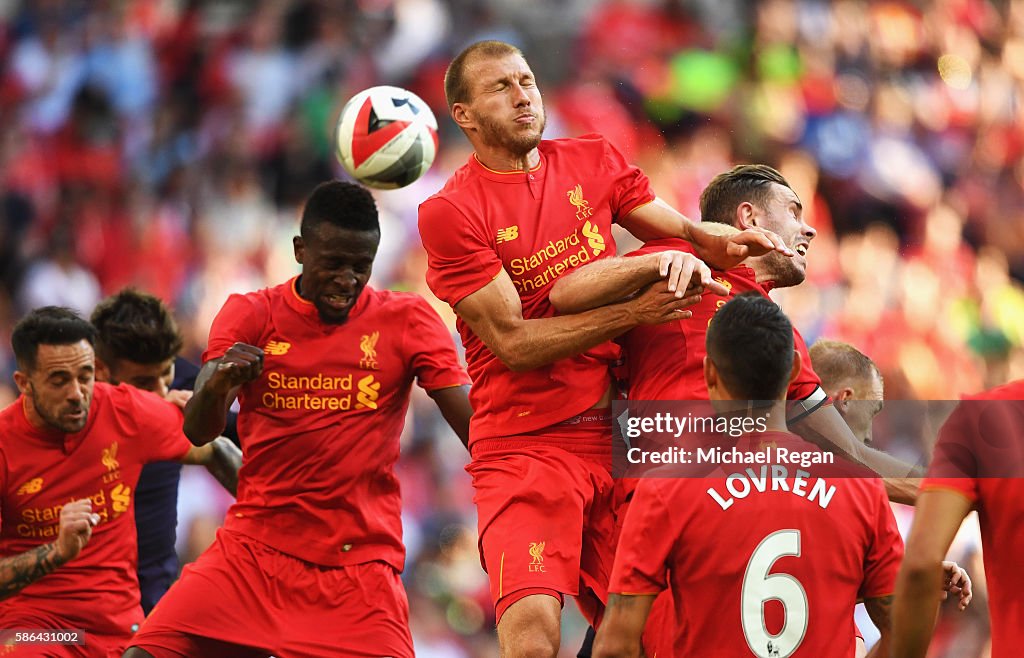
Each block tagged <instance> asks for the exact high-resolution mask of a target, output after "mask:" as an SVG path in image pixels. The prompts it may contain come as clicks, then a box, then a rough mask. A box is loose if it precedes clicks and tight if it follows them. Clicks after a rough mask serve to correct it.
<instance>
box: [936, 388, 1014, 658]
mask: <svg viewBox="0 0 1024 658" xmlns="http://www.w3.org/2000/svg"><path fill="white" fill-rule="evenodd" d="M1022 401H1024V380H1017V381H1013V382H1010V383H1009V384H1005V385H1003V386H1000V387H998V388H994V389H992V390H989V391H986V392H984V393H981V394H980V395H977V396H970V397H965V398H964V401H963V402H961V404H960V406H959V407H957V409H956V410H954V412H953V413H952V414H951V415H950V417H949V420H947V421H946V423H945V424H944V425H943V426H942V429H941V430H940V432H939V439H938V442H937V443H936V445H935V453H934V456H933V459H932V464H931V466H930V467H929V469H928V477H927V478H926V479H925V481H924V483H923V484H922V485H921V488H922V490H928V489H950V490H953V491H956V492H958V493H961V494H963V495H964V496H966V497H967V499H968V500H970V501H971V502H972V503H974V504H975V506H976V508H977V510H978V520H979V522H980V525H981V543H982V547H983V549H984V551H983V553H984V559H985V575H986V581H987V582H988V595H989V605H988V609H989V614H990V616H991V617H992V655H993V656H995V657H997V658H999V657H1002V656H1012V655H1013V656H1015V655H1018V654H1019V651H1020V647H1021V646H1024V623H1022V620H1024V599H1022V598H1021V592H1022V591H1024V569H1021V568H1020V560H1021V555H1024V533H1021V527H1024V502H1022V501H1024V473H1022V470H1021V469H1022V468H1024V441H1021V439H1020V432H1021V428H1022V427H1024V402H1022Z"/></svg>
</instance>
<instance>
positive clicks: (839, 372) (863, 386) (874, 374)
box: [810, 339, 885, 445]
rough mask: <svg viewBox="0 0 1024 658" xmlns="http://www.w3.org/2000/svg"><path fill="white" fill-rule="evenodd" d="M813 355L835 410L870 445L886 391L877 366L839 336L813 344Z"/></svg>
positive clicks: (813, 361)
mask: <svg viewBox="0 0 1024 658" xmlns="http://www.w3.org/2000/svg"><path fill="white" fill-rule="evenodd" d="M810 355H811V365H812V367H813V368H814V372H816V373H818V377H820V378H821V387H822V388H823V389H825V392H826V393H827V394H828V396H829V397H830V398H832V402H833V406H835V408H836V411H838V412H839V414H840V415H841V416H842V417H843V420H845V421H846V424H847V425H849V426H850V431H851V432H853V435H854V436H855V437H857V438H858V439H860V440H861V441H863V442H864V443H865V444H867V445H871V439H872V435H871V423H872V421H873V420H874V419H875V416H877V415H878V413H879V412H880V411H882V406H883V404H884V402H883V397H884V393H885V388H884V382H883V380H882V373H881V371H879V369H878V366H876V365H875V362H874V361H872V360H871V359H869V358H868V357H867V356H865V355H864V354H863V353H862V352H861V351H860V350H858V349H857V348H856V347H854V346H853V345H850V344H849V343H843V342H841V341H838V340H824V339H822V340H819V341H818V342H816V343H814V345H812V346H811V349H810ZM854 401H857V402H856V403H855V402H854ZM861 401H863V402H861ZM868 402H870V403H871V404H868Z"/></svg>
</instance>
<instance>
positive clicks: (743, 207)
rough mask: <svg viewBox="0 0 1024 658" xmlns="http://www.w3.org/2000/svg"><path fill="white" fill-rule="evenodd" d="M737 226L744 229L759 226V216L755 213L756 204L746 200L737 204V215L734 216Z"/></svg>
mask: <svg viewBox="0 0 1024 658" xmlns="http://www.w3.org/2000/svg"><path fill="white" fill-rule="evenodd" d="M733 221H734V222H735V226H736V228H738V229H740V230H741V231H742V230H745V229H748V228H754V227H755V226H757V218H756V217H755V213H754V204H752V203H750V202H749V201H744V202H743V203H741V204H740V205H738V206H736V216H735V217H734V218H733Z"/></svg>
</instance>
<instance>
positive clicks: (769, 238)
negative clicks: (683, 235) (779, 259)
mask: <svg viewBox="0 0 1024 658" xmlns="http://www.w3.org/2000/svg"><path fill="white" fill-rule="evenodd" d="M689 233H690V235H689V237H690V243H691V244H693V246H694V249H695V250H696V252H697V255H698V256H700V258H701V259H702V260H704V261H705V262H706V263H709V264H710V265H711V266H712V267H714V268H715V269H717V270H728V269H731V268H733V267H736V266H737V265H739V264H740V263H742V262H743V261H744V260H746V259H747V258H751V257H754V256H764V255H765V254H767V253H771V252H773V251H777V252H779V253H781V254H783V255H784V256H790V257H792V256H793V255H794V254H795V252H794V251H793V250H792V249H790V248H789V247H787V246H786V244H785V243H784V242H783V241H782V238H780V237H779V236H778V235H776V234H775V233H773V232H771V231H768V230H765V229H763V228H759V227H750V228H747V229H745V230H742V231H740V230H738V229H736V228H735V227H732V226H729V225H727V224H718V223H716V222H702V223H700V224H694V225H692V226H691V227H690V229H689Z"/></svg>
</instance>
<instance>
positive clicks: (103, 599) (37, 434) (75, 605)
mask: <svg viewBox="0 0 1024 658" xmlns="http://www.w3.org/2000/svg"><path fill="white" fill-rule="evenodd" d="M24 401H25V398H23V397H19V398H18V399H17V400H16V401H15V402H14V403H13V404H11V405H10V406H8V407H7V408H6V409H4V410H3V411H0V494H2V496H3V499H2V500H3V506H2V511H0V557H10V556H12V555H18V554H20V553H24V552H25V551H28V550H31V549H33V548H35V547H37V546H40V545H42V544H47V543H49V542H52V541H55V540H56V539H57V535H58V533H59V529H60V509H61V508H62V507H63V506H64V505H65V504H67V503H70V502H73V501H75V500H80V499H82V498H89V499H91V500H92V509H93V512H94V513H96V514H98V515H99V516H100V523H99V525H97V526H96V527H95V528H93V531H92V538H91V539H90V540H89V543H88V544H86V545H85V548H83V549H82V552H81V553H79V554H78V557H76V558H75V559H74V560H71V561H70V562H68V563H67V564H64V565H63V566H61V567H60V568H58V569H57V570H56V571H54V572H53V573H51V574H48V575H46V576H43V577H42V578H40V579H39V580H37V581H36V582H34V583H32V584H31V585H29V586H28V587H26V588H25V589H23V590H22V591H21V592H19V593H18V594H16V595H14V596H13V597H11V598H8V599H6V600H4V601H0V627H2V628H11V627H12V624H16V623H17V620H18V619H19V617H20V616H22V615H26V614H27V615H31V613H32V612H33V611H41V612H46V613H48V614H49V615H51V616H54V615H55V616H57V617H59V618H61V619H62V620H64V621H66V628H81V629H84V630H86V631H87V632H90V633H99V634H104V635H120V634H124V635H126V636H130V635H131V633H132V632H133V631H134V629H133V628H132V626H133V625H134V624H138V623H140V622H141V621H142V608H141V607H140V605H139V584H138V580H137V578H136V575H135V565H136V562H137V557H138V552H137V547H136V537H135V512H134V509H133V508H132V505H133V501H134V492H135V486H136V483H137V482H138V480H139V473H140V472H141V471H142V466H143V465H144V464H148V463H149V462H155V461H165V460H180V459H181V458H182V457H184V456H185V453H187V452H188V450H189V448H191V447H192V444H190V443H189V442H188V439H186V438H185V435H184V434H182V430H181V425H182V417H181V412H180V411H179V410H178V409H177V408H176V407H174V406H173V405H171V404H169V403H167V402H165V401H164V400H162V399H160V398H159V397H157V396H156V395H153V394H152V393H147V392H145V391H140V390H138V389H136V388H133V387H131V386H128V385H126V384H124V385H121V386H116V387H114V386H110V385H108V384H103V383H98V382H97V383H96V384H95V388H94V389H93V399H92V402H91V404H90V407H89V418H88V421H87V422H86V426H85V428H84V429H83V430H82V431H81V432H76V433H75V434H65V433H63V432H57V431H52V430H46V429H40V428H37V427H35V426H33V425H32V424H31V423H29V421H28V418H26V416H25V410H24V406H23V405H24Z"/></svg>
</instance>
